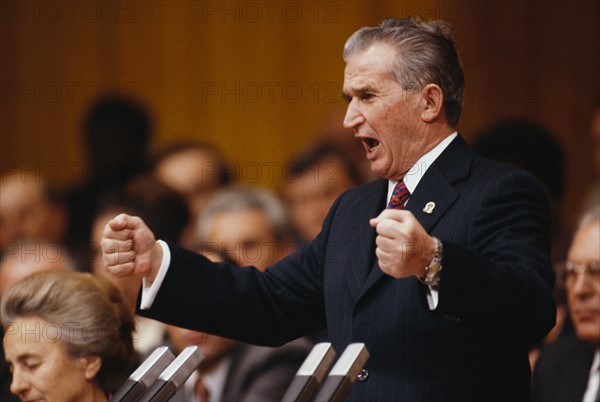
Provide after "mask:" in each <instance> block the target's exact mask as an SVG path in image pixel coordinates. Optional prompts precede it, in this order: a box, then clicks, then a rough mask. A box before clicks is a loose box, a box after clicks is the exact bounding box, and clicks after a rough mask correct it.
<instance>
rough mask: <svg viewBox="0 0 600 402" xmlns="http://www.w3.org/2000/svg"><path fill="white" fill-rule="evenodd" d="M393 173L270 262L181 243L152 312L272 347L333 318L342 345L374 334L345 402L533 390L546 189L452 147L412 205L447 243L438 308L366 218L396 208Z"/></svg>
mask: <svg viewBox="0 0 600 402" xmlns="http://www.w3.org/2000/svg"><path fill="white" fill-rule="evenodd" d="M387 183H388V182H387V181H386V180H381V181H376V182H373V183H369V184H366V185H364V186H361V187H358V188H356V189H353V190H350V191H348V192H346V193H344V194H343V195H342V196H340V198H339V199H338V200H337V201H336V203H335V204H334V206H333V207H332V208H331V211H330V213H329V215H328V217H327V218H326V220H325V222H324V224H323V230H322V232H321V233H320V234H319V236H318V237H317V238H316V239H315V240H314V241H313V242H311V243H309V244H308V245H306V246H304V247H303V248H302V249H300V250H299V252H297V253H295V254H293V255H291V256H290V257H287V258H285V259H283V260H282V261H280V262H278V263H276V264H275V265H274V266H273V267H271V268H269V269H268V270H267V271H266V272H264V273H261V272H259V271H257V270H254V269H251V268H244V269H240V268H239V267H236V266H233V265H227V264H216V265H215V264H213V263H211V262H209V261H208V260H207V259H205V258H204V257H202V256H200V255H196V254H193V253H191V252H188V251H186V250H183V249H180V248H177V247H171V252H172V259H171V264H170V269H169V271H168V273H167V276H166V277H165V279H164V281H163V283H162V285H161V288H160V291H159V293H158V295H157V297H156V299H155V300H154V303H153V305H152V307H151V308H150V309H149V310H144V311H141V314H143V315H147V316H149V317H152V318H155V319H159V320H161V321H165V322H168V323H171V324H174V325H178V326H182V327H188V328H193V329H196V330H201V331H205V332H209V333H215V334H219V335H221V336H225V337H229V338H237V339H242V340H244V341H246V342H250V343H256V344H262V345H279V344H282V343H285V342H287V341H289V340H291V339H294V338H297V337H299V336H302V335H305V334H307V333H309V332H311V331H314V330H317V329H320V328H324V327H326V328H327V330H328V333H329V338H330V340H331V341H332V342H333V343H334V347H335V349H336V350H337V351H338V353H341V351H343V350H344V348H345V347H346V346H347V345H348V344H349V343H351V342H365V343H366V344H367V347H368V349H369V351H370V353H371V358H370V360H369V362H368V363H367V365H366V370H367V372H368V375H366V376H364V377H366V379H364V381H361V382H357V383H356V384H355V385H354V386H353V388H352V390H351V393H350V395H349V396H348V400H363V401H392V400H397V401H407V402H415V401H428V402H429V401H478V402H480V401H503V402H504V401H526V400H528V399H529V397H530V368H529V363H528V357H527V352H528V346H529V344H530V343H531V342H532V341H534V340H537V339H540V338H541V337H543V336H544V335H545V334H546V333H547V331H548V330H549V329H550V328H551V327H552V326H553V324H554V319H555V310H554V304H553V302H552V293H551V289H552V284H553V272H552V268H551V265H550V260H549V256H550V250H549V247H550V239H549V233H550V231H549V225H550V220H549V219H550V213H549V207H548V201H547V198H546V195H545V193H544V190H543V189H542V187H541V186H540V185H539V183H538V182H536V181H535V180H534V179H533V178H532V177H531V176H529V175H527V174H525V173H523V172H521V171H519V170H516V169H513V168H509V167H506V166H502V165H499V164H497V163H495V162H492V161H489V160H486V159H483V158H480V157H478V156H476V155H475V154H474V153H473V152H472V151H471V150H470V148H469V147H468V146H467V144H466V143H465V142H464V140H463V139H462V137H460V136H459V137H457V138H456V139H455V140H454V141H453V142H452V143H451V144H450V145H449V146H448V148H446V149H445V150H444V152H443V153H442V154H441V155H440V156H439V157H438V159H437V160H436V161H435V162H434V163H433V164H432V166H431V167H430V168H429V169H428V170H427V172H426V173H425V175H424V176H423V178H422V179H421V181H420V182H419V184H418V186H417V188H416V189H415V191H414V193H413V194H412V195H411V197H410V198H409V200H408V203H407V205H406V209H407V210H409V211H411V212H412V213H413V214H414V215H415V216H416V218H417V219H418V220H419V222H420V223H421V225H422V226H423V227H424V228H425V230H426V231H427V232H428V233H430V234H431V235H432V236H435V237H437V238H439V239H440V240H442V242H443V246H444V254H443V261H442V263H443V270H442V271H441V282H440V286H439V304H438V306H437V308H436V309H435V310H433V311H432V310H430V308H429V307H428V304H427V300H426V293H427V287H426V286H425V285H423V284H422V283H421V282H420V281H419V280H418V279H417V278H416V277H414V276H412V277H407V278H404V279H394V278H392V277H391V276H388V275H385V274H384V273H383V272H382V271H381V270H380V268H379V267H378V264H377V259H376V257H375V243H374V241H375V230H374V229H373V228H372V227H371V226H370V225H369V219H370V218H373V217H375V216H377V215H378V214H379V213H380V212H381V210H383V209H384V208H385V205H386V193H387ZM428 202H435V205H436V206H435V209H434V211H433V212H432V213H431V214H427V213H425V212H424V211H423V208H424V206H425V204H427V203H428ZM407 246H411V245H407ZM415 252H418V250H415ZM207 306H209V307H212V308H207Z"/></svg>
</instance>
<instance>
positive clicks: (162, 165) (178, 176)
mask: <svg viewBox="0 0 600 402" xmlns="http://www.w3.org/2000/svg"><path fill="white" fill-rule="evenodd" d="M153 166H154V169H153V170H154V173H155V174H156V177H158V179H159V180H161V181H162V182H163V183H165V184H166V185H168V186H169V187H171V188H172V189H174V190H175V191H177V192H178V193H179V194H181V195H182V196H183V197H185V199H186V200H187V202H188V207H189V209H190V213H191V215H192V219H191V221H192V222H197V220H198V216H199V215H200V212H201V211H202V208H203V207H204V205H206V203H207V202H208V200H209V199H210V197H211V196H212V195H213V194H214V193H215V191H216V190H217V189H218V188H220V187H222V186H224V185H226V184H229V183H230V182H231V181H232V178H231V170H230V169H229V168H228V166H227V163H226V162H225V158H224V157H223V156H222V155H221V153H220V152H219V151H218V150H217V149H216V148H215V147H214V146H212V145H210V144H208V143H204V142H177V143H173V144H171V145H170V146H168V147H166V148H164V149H163V150H162V151H161V152H160V153H158V155H157V156H156V157H155V160H154V163H153ZM193 239H194V234H193V233H189V234H187V235H186V236H185V238H184V239H182V244H183V245H184V246H191V245H192V244H191V243H192V242H193Z"/></svg>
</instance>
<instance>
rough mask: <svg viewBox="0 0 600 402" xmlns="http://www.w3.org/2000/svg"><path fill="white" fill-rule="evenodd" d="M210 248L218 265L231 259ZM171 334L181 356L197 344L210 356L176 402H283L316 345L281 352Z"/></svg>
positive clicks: (177, 331) (296, 344) (172, 329)
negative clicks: (183, 351) (312, 347)
mask: <svg viewBox="0 0 600 402" xmlns="http://www.w3.org/2000/svg"><path fill="white" fill-rule="evenodd" d="M209 244H210V243H206V244H205V247H203V248H202V249H199V250H198V251H200V252H202V253H203V254H204V255H205V256H206V257H207V258H209V259H210V260H212V261H215V262H219V261H225V260H228V258H227V257H226V256H225V255H223V254H222V253H220V252H218V251H216V250H213V249H212V248H211V247H210V245H209ZM230 262H231V261H230ZM167 334H168V341H167V345H168V346H170V347H171V349H172V350H173V351H174V352H175V353H180V352H181V351H182V350H183V349H184V348H185V347H187V346H189V345H197V346H198V347H199V349H200V351H201V352H202V354H203V355H204V360H203V361H202V363H201V365H200V367H198V370H197V371H196V372H194V373H193V374H192V376H191V377H190V378H189V379H188V381H187V382H186V383H185V384H184V386H183V387H182V388H181V389H180V390H179V392H178V393H177V394H176V395H175V396H174V397H173V398H172V399H171V400H172V401H174V402H195V401H199V402H207V401H211V402H213V401H215V402H216V401H240V402H244V401H246V402H250V401H280V400H281V398H282V397H283V395H284V394H285V391H286V390H287V388H288V386H289V384H290V383H291V381H292V379H293V378H294V375H295V374H296V371H297V370H298V368H299V367H300V365H301V364H302V362H303V361H304V359H305V358H306V356H307V355H308V353H309V352H310V348H311V346H312V345H311V343H310V342H308V341H307V340H306V339H299V340H297V341H293V342H290V343H288V344H287V345H284V346H282V347H279V348H269V347H264V346H254V345H249V344H246V343H243V342H239V341H236V340H233V339H227V338H223V337H220V336H216V335H211V334H206V333H202V332H197V331H192V330H189V329H185V328H179V327H176V326H172V325H169V326H167Z"/></svg>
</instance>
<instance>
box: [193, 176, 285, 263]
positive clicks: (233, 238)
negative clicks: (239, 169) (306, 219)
mask: <svg viewBox="0 0 600 402" xmlns="http://www.w3.org/2000/svg"><path fill="white" fill-rule="evenodd" d="M198 244H199V245H198V247H202V248H205V247H207V246H210V247H212V248H214V249H216V250H219V251H220V252H222V253H223V254H224V255H226V256H227V258H229V259H231V260H232V261H235V262H236V263H237V264H238V265H241V266H248V265H252V266H254V267H256V268H257V269H259V270H261V271H264V270H265V269H266V268H267V267H268V266H270V265H271V264H273V263H275V262H276V261H278V260H280V259H281V258H283V257H284V256H286V255H288V254H290V253H291V252H293V251H295V250H296V245H295V244H294V243H293V242H292V231H291V226H290V223H289V218H288V215H287V211H286V209H285V206H284V204H283V203H282V201H281V200H280V199H279V198H278V197H277V196H276V195H275V194H273V193H272V192H270V191H268V190H266V189H263V188H259V187H250V186H242V185H236V186H230V187H226V188H223V189H221V190H219V191H218V192H217V193H216V194H215V196H214V197H213V198H212V199H211V200H210V202H209V203H208V204H207V205H206V206H205V208H204V209H203V210H202V214H201V215H200V219H199V221H198Z"/></svg>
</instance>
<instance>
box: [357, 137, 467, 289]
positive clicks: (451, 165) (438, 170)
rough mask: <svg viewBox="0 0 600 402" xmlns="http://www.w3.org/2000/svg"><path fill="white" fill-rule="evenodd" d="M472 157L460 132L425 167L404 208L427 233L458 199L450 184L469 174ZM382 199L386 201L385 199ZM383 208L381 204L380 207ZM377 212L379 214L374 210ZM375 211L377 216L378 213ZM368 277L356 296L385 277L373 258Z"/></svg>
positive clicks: (372, 243) (373, 239) (372, 241)
mask: <svg viewBox="0 0 600 402" xmlns="http://www.w3.org/2000/svg"><path fill="white" fill-rule="evenodd" d="M472 159H473V152H472V151H471V150H470V148H469V146H468V145H467V143H466V142H465V141H464V140H463V139H462V137H461V136H460V135H459V136H458V137H456V138H455V139H454V141H452V142H451V143H450V145H448V147H447V148H446V149H445V150H444V152H442V154H441V155H440V156H439V157H438V158H437V159H436V160H435V162H434V163H433V164H432V165H431V166H430V167H429V169H427V172H426V173H425V175H424V176H423V178H422V179H421V180H420V181H419V184H418V185H417V188H416V189H415V191H414V193H413V194H412V195H411V196H410V198H409V199H408V202H407V203H406V210H408V211H410V212H412V213H413V215H415V217H416V218H417V220H418V221H419V222H420V223H421V225H422V226H423V228H424V229H425V230H426V231H427V232H428V233H430V231H431V230H432V229H433V227H434V226H435V224H436V223H437V222H438V221H439V220H440V219H441V218H442V216H444V214H445V213H446V211H447V210H448V208H450V207H451V206H452V204H454V203H455V202H456V200H457V199H458V196H459V195H458V193H457V192H456V190H455V189H454V187H453V186H452V184H451V183H453V182H455V181H457V180H460V179H462V178H464V177H466V176H467V175H468V172H469V166H470V164H471V161H472ZM384 202H385V201H384ZM429 202H433V203H435V208H434V209H433V211H431V213H426V212H425V211H424V208H425V205H427V203H429ZM382 208H383V207H382ZM377 214H378V213H377ZM377 214H376V215H377ZM372 233H373V234H372V236H373V237H372V240H371V245H372V251H371V253H372V255H374V253H375V231H374V229H373V230H372ZM372 266H373V268H372V269H371V271H370V273H369V275H368V277H367V280H366V281H365V282H364V284H363V285H362V286H361V289H360V293H359V296H358V298H355V300H357V299H360V298H361V297H362V296H363V295H364V294H365V293H366V292H367V291H368V290H369V289H370V288H371V287H373V285H375V284H376V283H377V282H378V281H379V280H380V279H381V278H383V277H384V276H386V275H385V274H384V273H383V271H382V270H381V268H379V263H378V262H377V260H376V259H375V258H374V262H373V263H372Z"/></svg>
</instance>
